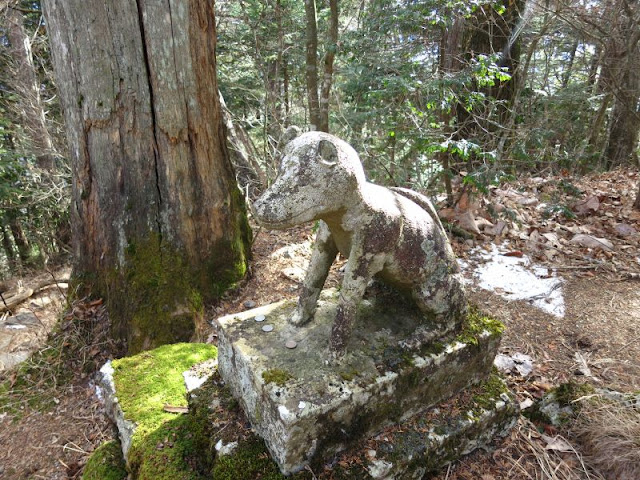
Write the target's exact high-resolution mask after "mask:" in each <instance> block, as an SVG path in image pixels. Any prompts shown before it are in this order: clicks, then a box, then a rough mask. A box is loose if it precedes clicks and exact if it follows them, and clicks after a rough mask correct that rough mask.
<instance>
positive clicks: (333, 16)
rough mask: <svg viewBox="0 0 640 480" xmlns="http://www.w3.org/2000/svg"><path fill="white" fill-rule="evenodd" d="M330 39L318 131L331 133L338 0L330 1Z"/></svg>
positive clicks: (326, 54)
mask: <svg viewBox="0 0 640 480" xmlns="http://www.w3.org/2000/svg"><path fill="white" fill-rule="evenodd" d="M329 10H330V14H329V32H328V33H329V38H328V45H327V51H326V53H325V55H324V76H323V78H322V89H321V92H320V118H319V122H320V123H319V126H318V130H320V131H322V132H327V133H328V132H329V95H330V94H331V83H332V81H333V62H334V60H335V57H336V51H337V50H338V18H339V12H338V0H329Z"/></svg>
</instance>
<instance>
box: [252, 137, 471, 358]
mask: <svg viewBox="0 0 640 480" xmlns="http://www.w3.org/2000/svg"><path fill="white" fill-rule="evenodd" d="M299 132H300V131H299V130H297V129H295V127H294V128H293V129H291V128H290V129H289V130H287V132H286V133H285V138H287V137H288V140H289V141H288V143H286V145H285V146H284V150H283V158H282V162H281V166H280V169H279V173H278V176H277V178H276V180H275V182H274V183H273V184H272V185H271V187H270V188H269V189H268V190H267V191H266V192H265V193H264V194H263V195H262V196H261V197H260V198H259V199H258V200H257V201H256V202H255V203H254V205H253V211H254V215H255V217H256V219H257V221H258V222H259V223H260V224H262V225H263V226H265V227H267V228H271V229H285V228H289V227H292V226H294V225H299V224H302V223H306V222H311V221H317V220H319V221H320V228H319V230H318V232H317V236H316V241H315V245H314V249H313V253H312V256H311V263H310V265H309V269H308V271H307V273H306V278H305V280H304V286H303V289H302V293H301V295H300V298H299V300H298V304H297V307H296V310H295V313H294V314H293V317H292V318H291V319H290V322H291V323H292V324H294V325H304V324H305V323H307V322H309V321H310V320H311V319H312V318H313V314H314V312H315V309H316V303H317V301H318V297H319V295H320V292H321V290H322V287H323V285H324V282H325V280H326V278H327V275H328V273H329V268H330V267H331V264H332V263H333V261H334V260H335V258H336V256H337V254H338V252H340V253H341V254H342V255H343V256H344V257H345V258H348V261H347V264H346V269H345V271H344V279H343V280H342V287H341V289H340V296H339V300H338V311H337V315H336V319H335V322H334V325H333V329H332V332H331V338H330V342H329V350H330V353H331V355H332V357H333V358H334V359H336V358H339V357H341V356H342V355H343V354H344V353H345V350H346V347H347V343H348V341H349V337H350V335H351V331H352V329H353V326H354V322H355V317H356V309H357V305H358V303H359V302H360V301H361V300H362V297H363V295H364V292H365V289H366V287H367V284H368V283H369V281H370V280H372V278H373V277H374V276H376V277H378V278H379V279H380V280H382V281H383V282H384V283H386V284H388V285H390V286H392V287H394V288H395V289H397V290H399V291H401V292H406V293H408V294H409V295H410V296H411V298H413V301H414V302H415V304H416V305H417V306H418V308H419V309H420V310H421V311H422V312H424V313H425V321H427V320H429V321H432V322H434V323H435V324H436V325H437V326H438V328H439V329H440V330H441V331H442V332H443V333H446V332H449V331H452V330H454V329H455V328H457V327H458V326H459V325H460V323H461V321H462V319H463V318H464V315H465V313H466V308H467V302H466V297H465V293H464V288H463V285H462V282H461V277H460V273H459V268H458V265H457V262H456V259H455V257H454V254H453V251H452V250H451V245H450V244H449V241H448V238H447V235H446V233H445V231H444V229H443V227H442V224H441V223H440V220H439V218H438V216H437V214H436V212H435V209H434V207H433V205H432V204H431V202H430V201H429V200H428V199H427V198H426V197H424V196H423V195H420V194H419V193H417V192H414V191H412V190H408V189H401V188H385V187H381V186H378V185H374V184H372V183H370V182H367V181H366V179H365V175H364V170H363V168H362V164H361V162H360V158H359V157H358V154H357V153H356V152H355V150H354V149H353V148H352V147H351V146H350V145H349V144H347V143H346V142H344V141H342V140H340V139H339V138H337V137H335V136H333V135H329V134H326V133H322V132H308V133H304V134H299ZM285 141H286V140H285Z"/></svg>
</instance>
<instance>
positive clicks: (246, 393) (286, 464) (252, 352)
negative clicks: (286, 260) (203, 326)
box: [218, 291, 501, 474]
mask: <svg viewBox="0 0 640 480" xmlns="http://www.w3.org/2000/svg"><path fill="white" fill-rule="evenodd" d="M336 305H337V293H336V292H335V291H325V292H323V295H322V297H321V300H320V301H319V302H318V310H317V312H316V314H315V317H314V320H313V321H312V322H311V323H310V324H308V325H307V326H305V327H294V326H291V325H289V324H288V322H287V319H288V318H289V317H290V316H291V314H292V312H293V309H294V307H295V300H290V301H284V302H279V303H275V304H272V305H268V306H264V307H260V308H256V309H253V310H249V311H245V312H242V313H239V314H236V315H229V316H226V317H223V318H220V319H219V320H218V323H219V327H220V328H219V343H218V355H219V370H220V374H221V375H222V378H223V379H224V380H225V382H226V384H227V385H228V386H229V388H230V389H231V391H232V392H233V394H234V396H235V397H236V398H237V399H238V400H239V402H240V404H241V405H242V407H243V409H244V411H245V413H246V415H247V416H248V418H249V420H250V422H251V424H252V426H253V428H254V429H255V431H256V432H257V433H258V434H259V435H260V436H261V437H262V438H263V439H264V440H265V443H266V445H267V447H268V449H269V451H270V452H271V454H272V456H273V458H274V460H275V461H276V462H277V463H278V465H279V467H280V470H281V471H282V472H283V473H285V474H289V473H293V472H296V471H299V470H301V469H302V468H304V466H305V465H306V464H307V463H309V462H311V461H314V460H317V459H319V458H327V457H328V456H330V455H333V454H334V453H336V452H338V451H340V450H343V449H345V448H346V447H348V446H350V445H352V444H354V443H355V442H356V441H358V440H361V439H363V438H366V437H367V436H371V435H373V434H375V433H376V432H379V431H380V430H381V429H383V428H385V427H387V426H389V425H392V424H395V423H398V422H401V421H403V420H406V419H408V418H409V417H411V416H413V415H415V414H416V413H419V412H423V411H425V410H426V409H428V408H429V407H430V406H432V405H434V404H436V403H438V402H440V401H442V400H444V399H446V398H448V397H450V396H452V395H454V394H456V393H457V392H458V391H460V390H461V389H463V388H465V387H467V386H469V385H471V384H475V383H478V382H480V381H481V380H483V379H484V378H486V377H487V375H488V374H489V372H490V370H491V366H492V362H493V359H494V357H495V355H496V351H497V348H498V344H499V342H500V331H501V329H500V328H499V326H498V324H497V323H496V322H494V321H491V320H488V319H484V318H482V317H480V316H478V315H474V314H472V315H470V317H469V319H468V322H467V324H466V325H465V327H464V329H463V331H462V332H459V333H458V334H457V335H454V336H452V338H449V339H448V340H446V341H442V342H440V341H433V339H432V337H433V336H434V334H435V333H434V332H430V330H429V328H428V326H426V327H425V326H422V327H420V328H418V327H419V326H420V325H421V323H422V322H421V320H420V313H419V312H417V311H415V310H412V309H411V308H409V307H408V306H406V305H403V304H402V303H401V302H398V301H395V300H394V301H388V299H387V298H385V297H384V296H381V297H378V301H377V303H376V304H373V303H371V302H368V301H366V300H365V301H364V302H363V305H362V306H361V309H360V311H359V312H358V323H357V325H356V328H355V331H354V334H353V337H352V340H351V342H350V345H349V346H348V354H347V355H346V357H345V358H344V359H343V360H342V362H341V363H340V364H339V365H337V366H332V365H329V364H328V362H327V358H328V357H327V352H328V341H329V332H330V330H331V326H332V324H333V320H334V318H335V314H336ZM262 316H264V317H265V319H264V320H263V321H256V317H257V319H258V320H262V318H261V317H262ZM427 340H428V341H427ZM293 342H295V345H296V347H295V348H288V347H287V343H289V347H291V346H293Z"/></svg>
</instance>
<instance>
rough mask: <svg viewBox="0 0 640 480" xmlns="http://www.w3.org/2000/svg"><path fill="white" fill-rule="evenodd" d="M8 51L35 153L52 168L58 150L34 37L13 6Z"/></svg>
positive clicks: (42, 165)
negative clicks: (35, 59)
mask: <svg viewBox="0 0 640 480" xmlns="http://www.w3.org/2000/svg"><path fill="white" fill-rule="evenodd" d="M6 12H7V26H8V37H9V42H10V43H11V48H10V49H9V52H10V54H11V58H12V60H13V62H12V63H13V68H14V69H15V72H13V73H14V77H13V78H14V79H15V85H12V88H13V89H14V91H15V92H16V93H17V94H18V96H19V99H20V100H19V104H20V109H21V112H20V113H21V115H22V117H23V119H24V127H26V130H27V133H28V136H29V139H30V140H31V145H32V148H33V153H34V154H35V156H36V162H37V164H38V166H39V167H40V168H42V169H44V170H47V171H51V170H52V169H53V164H54V157H55V151H54V147H53V142H52V141H51V136H50V135H49V130H48V129H47V126H46V122H45V115H44V106H43V103H42V97H41V96H40V81H39V80H38V77H37V75H36V70H35V66H34V64H33V55H32V53H31V40H30V39H29V36H28V35H27V32H26V31H25V29H24V26H23V23H22V22H23V17H22V13H21V12H20V11H18V10H17V9H15V8H13V7H8V8H7V10H6Z"/></svg>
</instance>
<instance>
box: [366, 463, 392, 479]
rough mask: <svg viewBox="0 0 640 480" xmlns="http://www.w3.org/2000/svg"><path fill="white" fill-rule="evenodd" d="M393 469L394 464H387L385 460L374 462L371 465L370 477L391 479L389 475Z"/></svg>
mask: <svg viewBox="0 0 640 480" xmlns="http://www.w3.org/2000/svg"><path fill="white" fill-rule="evenodd" d="M392 468H393V463H390V462H385V461H384V460H373V461H372V462H371V464H370V465H369V468H367V470H369V475H371V476H372V477H373V478H389V477H388V474H389V472H391V469H392Z"/></svg>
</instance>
